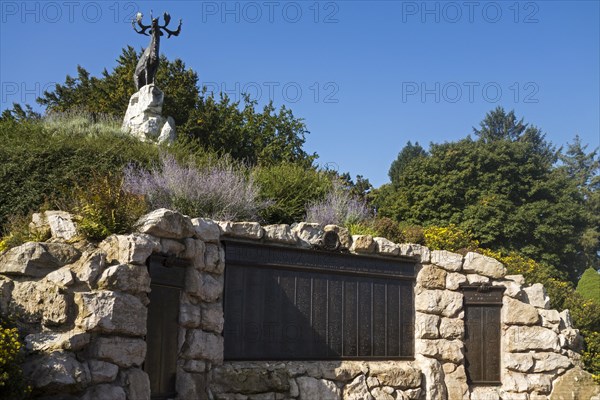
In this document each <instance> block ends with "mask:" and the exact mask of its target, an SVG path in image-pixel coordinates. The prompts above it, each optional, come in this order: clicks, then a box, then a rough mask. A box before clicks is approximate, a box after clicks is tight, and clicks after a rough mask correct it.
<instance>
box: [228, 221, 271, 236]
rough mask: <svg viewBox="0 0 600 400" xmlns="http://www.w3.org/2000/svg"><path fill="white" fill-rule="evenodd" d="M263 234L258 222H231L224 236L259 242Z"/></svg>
mask: <svg viewBox="0 0 600 400" xmlns="http://www.w3.org/2000/svg"><path fill="white" fill-rule="evenodd" d="M264 233H265V232H264V230H263V228H262V227H261V226H260V224H259V223H258V222H232V223H231V227H230V229H229V230H228V231H227V233H226V235H228V236H234V237H239V238H244V239H255V240H259V239H261V238H262V237H263V235H264Z"/></svg>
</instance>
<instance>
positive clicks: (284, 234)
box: [264, 224, 298, 244]
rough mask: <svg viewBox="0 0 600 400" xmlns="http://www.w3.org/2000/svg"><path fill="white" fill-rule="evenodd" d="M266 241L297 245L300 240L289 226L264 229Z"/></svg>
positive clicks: (274, 226) (278, 225)
mask: <svg viewBox="0 0 600 400" xmlns="http://www.w3.org/2000/svg"><path fill="white" fill-rule="evenodd" d="M264 230H265V233H264V237H265V240H267V241H269V242H277V243H285V244H296V242H297V241H298V238H297V237H296V235H295V234H294V233H292V229H291V228H290V226H289V225H287V224H276V225H267V226H265V227H264Z"/></svg>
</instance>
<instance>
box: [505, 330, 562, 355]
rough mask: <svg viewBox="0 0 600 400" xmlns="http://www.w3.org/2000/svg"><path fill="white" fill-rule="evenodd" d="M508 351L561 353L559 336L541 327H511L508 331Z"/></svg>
mask: <svg viewBox="0 0 600 400" xmlns="http://www.w3.org/2000/svg"><path fill="white" fill-rule="evenodd" d="M506 339H507V350H508V351H513V352H517V351H529V350H550V351H559V350H560V346H559V344H558V335H557V334H556V333H554V332H553V331H552V330H550V329H546V328H543V327H541V326H510V327H509V328H508V329H507V330H506Z"/></svg>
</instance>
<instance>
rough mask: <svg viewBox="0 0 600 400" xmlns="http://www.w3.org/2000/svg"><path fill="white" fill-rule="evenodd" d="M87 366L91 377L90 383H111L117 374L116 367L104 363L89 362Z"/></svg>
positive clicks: (117, 369) (117, 368)
mask: <svg viewBox="0 0 600 400" xmlns="http://www.w3.org/2000/svg"><path fill="white" fill-rule="evenodd" d="M88 366H89V368H90V374H91V376H92V383H107V382H112V381H114V380H115V379H116V378H117V373H118V372H119V367H118V366H117V365H115V364H112V363H109V362H106V361H100V360H89V361H88Z"/></svg>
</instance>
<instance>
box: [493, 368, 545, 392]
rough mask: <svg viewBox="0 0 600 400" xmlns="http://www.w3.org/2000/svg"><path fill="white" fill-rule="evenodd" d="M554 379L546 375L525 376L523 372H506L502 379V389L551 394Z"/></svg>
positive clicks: (529, 374)
mask: <svg viewBox="0 0 600 400" xmlns="http://www.w3.org/2000/svg"><path fill="white" fill-rule="evenodd" d="M551 388H552V379H551V378H550V375H546V374H533V373H527V374H523V373H521V372H514V371H506V372H505V374H504V377H503V379H502V389H504V390H506V391H509V392H533V391H537V392H538V393H541V394H545V393H550V389H551Z"/></svg>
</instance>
